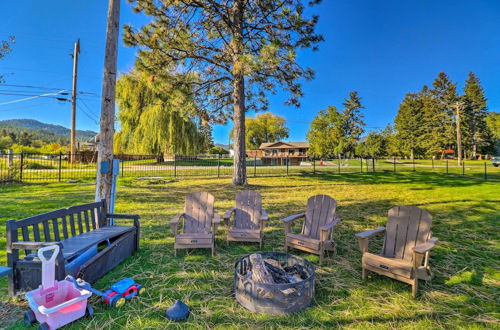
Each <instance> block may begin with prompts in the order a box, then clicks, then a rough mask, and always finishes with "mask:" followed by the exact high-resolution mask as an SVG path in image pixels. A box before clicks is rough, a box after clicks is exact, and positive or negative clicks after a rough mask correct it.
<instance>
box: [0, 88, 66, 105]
mask: <svg viewBox="0 0 500 330" xmlns="http://www.w3.org/2000/svg"><path fill="white" fill-rule="evenodd" d="M66 91H67V89H63V90H61V91H59V92H56V93H45V94H41V95H35V96H30V97H25V98H23V99H18V100H13V101H7V102H2V103H0V105H6V104H12V103H17V102H22V101H28V100H33V99H36V98H39V97H46V96H51V95H59V94H60V93H63V92H66Z"/></svg>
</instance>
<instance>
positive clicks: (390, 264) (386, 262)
mask: <svg viewBox="0 0 500 330" xmlns="http://www.w3.org/2000/svg"><path fill="white" fill-rule="evenodd" d="M362 262H363V265H367V266H370V267H372V268H374V269H370V270H372V271H376V270H375V269H377V270H381V271H383V272H390V273H392V274H395V275H399V276H403V277H406V278H412V274H411V273H412V263H411V262H410V261H406V260H403V259H395V258H387V257H384V256H381V255H377V254H373V253H369V252H365V253H363V259H362Z"/></svg>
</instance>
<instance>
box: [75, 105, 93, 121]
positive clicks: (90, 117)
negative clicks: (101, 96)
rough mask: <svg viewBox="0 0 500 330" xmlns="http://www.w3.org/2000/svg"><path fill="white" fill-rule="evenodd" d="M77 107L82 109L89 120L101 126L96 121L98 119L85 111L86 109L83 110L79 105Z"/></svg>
mask: <svg viewBox="0 0 500 330" xmlns="http://www.w3.org/2000/svg"><path fill="white" fill-rule="evenodd" d="M76 107H77V108H78V109H80V110H81V111H82V112H83V114H84V115H85V116H87V118H89V119H90V120H92V121H93V122H94V123H95V124H96V125H99V122H98V121H97V120H96V118H94V117H92V116H91V115H90V114H89V113H88V112H87V111H85V109H83V108H82V107H81V106H80V104H79V103H77V104H76Z"/></svg>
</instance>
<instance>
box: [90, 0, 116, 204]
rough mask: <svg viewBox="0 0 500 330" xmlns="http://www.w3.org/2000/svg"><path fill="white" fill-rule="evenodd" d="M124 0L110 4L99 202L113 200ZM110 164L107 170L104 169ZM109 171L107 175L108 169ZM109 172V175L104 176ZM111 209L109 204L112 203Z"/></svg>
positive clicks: (101, 133)
mask: <svg viewBox="0 0 500 330" xmlns="http://www.w3.org/2000/svg"><path fill="white" fill-rule="evenodd" d="M119 23H120V0H109V2H108V23H107V28H106V49H105V55H104V56H105V57H104V72H103V81H102V100H101V129H100V132H99V142H98V144H97V179H96V195H95V198H96V200H100V199H102V198H106V200H108V201H109V200H110V196H111V181H112V176H113V175H112V173H113V168H112V167H113V135H114V132H115V128H114V124H115V92H116V90H115V89H116V60H117V56H118V29H119ZM103 163H107V166H104V167H103V166H102V165H103ZM106 168H107V171H105V169H106ZM101 172H106V173H101ZM108 205H109V203H108Z"/></svg>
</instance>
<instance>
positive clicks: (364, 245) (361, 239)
mask: <svg viewBox="0 0 500 330" xmlns="http://www.w3.org/2000/svg"><path fill="white" fill-rule="evenodd" d="M383 232H385V227H380V228H377V229H372V230H367V231H364V232H362V233H358V234H356V237H357V238H358V243H359V249H360V250H361V252H362V253H365V252H368V240H369V239H370V238H371V237H373V236H376V235H378V234H382V233H383Z"/></svg>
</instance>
